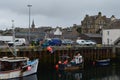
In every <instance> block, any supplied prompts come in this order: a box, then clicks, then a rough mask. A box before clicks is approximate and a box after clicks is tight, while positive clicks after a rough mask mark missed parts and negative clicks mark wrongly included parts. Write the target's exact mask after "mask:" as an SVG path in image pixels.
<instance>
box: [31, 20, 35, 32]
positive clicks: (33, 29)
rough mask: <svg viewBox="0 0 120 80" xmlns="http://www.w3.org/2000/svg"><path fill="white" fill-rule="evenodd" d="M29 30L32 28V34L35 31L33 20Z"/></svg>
mask: <svg viewBox="0 0 120 80" xmlns="http://www.w3.org/2000/svg"><path fill="white" fill-rule="evenodd" d="M31 28H32V32H34V31H35V23H34V20H33V21H32V25H31Z"/></svg>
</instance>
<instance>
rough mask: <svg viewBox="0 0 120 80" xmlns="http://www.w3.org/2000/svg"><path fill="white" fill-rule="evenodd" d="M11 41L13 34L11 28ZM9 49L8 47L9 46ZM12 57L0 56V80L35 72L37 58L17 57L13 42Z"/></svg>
mask: <svg viewBox="0 0 120 80" xmlns="http://www.w3.org/2000/svg"><path fill="white" fill-rule="evenodd" d="M13 42H15V34H14V28H13ZM9 49H10V48H9ZM10 51H11V53H12V54H13V55H14V56H13V57H6V56H5V57H2V58H0V80H3V79H11V78H17V77H23V76H28V75H31V74H34V73H36V72H37V67H38V63H39V60H38V59H34V60H30V59H29V58H28V57H18V56H17V51H16V47H15V44H14V51H12V50H11V49H10Z"/></svg>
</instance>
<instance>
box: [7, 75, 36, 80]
mask: <svg viewBox="0 0 120 80" xmlns="http://www.w3.org/2000/svg"><path fill="white" fill-rule="evenodd" d="M9 80H38V78H37V74H32V75H29V76H25V77H20V78H14V79H9Z"/></svg>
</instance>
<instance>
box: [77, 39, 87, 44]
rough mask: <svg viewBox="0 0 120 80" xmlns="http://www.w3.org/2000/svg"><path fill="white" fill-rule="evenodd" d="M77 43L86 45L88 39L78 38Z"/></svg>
mask: <svg viewBox="0 0 120 80" xmlns="http://www.w3.org/2000/svg"><path fill="white" fill-rule="evenodd" d="M76 43H77V44H79V45H85V43H86V41H85V40H83V39H78V40H76Z"/></svg>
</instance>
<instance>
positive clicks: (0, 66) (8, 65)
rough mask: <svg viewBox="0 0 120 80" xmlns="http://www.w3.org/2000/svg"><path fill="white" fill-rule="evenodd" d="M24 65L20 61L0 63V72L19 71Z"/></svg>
mask: <svg viewBox="0 0 120 80" xmlns="http://www.w3.org/2000/svg"><path fill="white" fill-rule="evenodd" d="M25 64H27V63H25V62H24V61H20V62H6V61H3V62H0V71H9V70H15V69H19V68H21V67H22V66H24V65H25Z"/></svg>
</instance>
